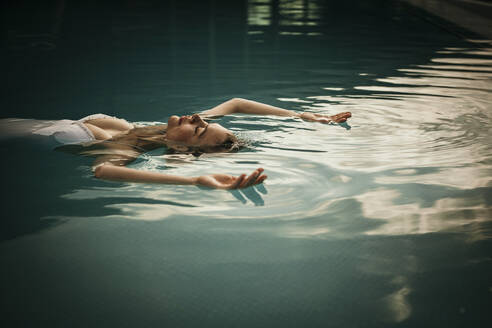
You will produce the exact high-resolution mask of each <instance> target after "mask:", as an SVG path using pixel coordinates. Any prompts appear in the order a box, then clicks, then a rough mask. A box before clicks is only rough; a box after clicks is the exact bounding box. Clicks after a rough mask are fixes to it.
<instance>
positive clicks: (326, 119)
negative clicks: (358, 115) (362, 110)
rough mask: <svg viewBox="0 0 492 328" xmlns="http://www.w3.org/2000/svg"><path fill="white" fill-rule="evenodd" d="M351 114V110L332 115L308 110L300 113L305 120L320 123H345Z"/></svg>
mask: <svg viewBox="0 0 492 328" xmlns="http://www.w3.org/2000/svg"><path fill="white" fill-rule="evenodd" d="M351 116H352V114H351V113H350V112H343V113H339V114H335V115H332V116H329V115H323V114H316V113H308V112H304V113H300V114H299V117H300V118H302V119H303V120H306V121H310V122H319V123H331V122H334V123H343V122H345V121H346V120H347V119H348V118H350V117H351Z"/></svg>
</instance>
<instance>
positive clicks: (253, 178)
mask: <svg viewBox="0 0 492 328" xmlns="http://www.w3.org/2000/svg"><path fill="white" fill-rule="evenodd" d="M261 172H263V169H262V168H258V169H256V170H254V171H253V173H251V175H250V176H249V177H247V178H246V179H245V180H244V181H243V182H242V183H241V184H240V185H239V188H246V187H249V186H251V185H253V184H254V183H255V182H256V179H258V177H259V176H260V174H261Z"/></svg>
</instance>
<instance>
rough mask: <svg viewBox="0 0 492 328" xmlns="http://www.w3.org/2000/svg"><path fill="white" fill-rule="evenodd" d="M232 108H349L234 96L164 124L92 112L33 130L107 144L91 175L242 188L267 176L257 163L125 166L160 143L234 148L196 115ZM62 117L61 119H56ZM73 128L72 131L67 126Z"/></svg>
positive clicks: (190, 148)
mask: <svg viewBox="0 0 492 328" xmlns="http://www.w3.org/2000/svg"><path fill="white" fill-rule="evenodd" d="M234 113H242V114H255V115H276V116H292V117H299V118H301V119H304V120H307V121H313V122H321V123H331V122H334V123H342V122H345V121H346V120H347V119H348V118H349V117H350V116H351V114H350V113H349V112H345V113H340V114H337V115H334V116H327V115H320V114H313V113H297V112H294V111H290V110H286V109H282V108H279V107H274V106H270V105H266V104H262V103H259V102H255V101H251V100H246V99H240V98H234V99H231V100H229V101H226V102H224V103H222V104H220V105H218V106H216V107H214V108H212V109H210V110H207V111H204V112H202V113H201V114H200V115H198V114H194V115H192V116H182V117H178V116H171V117H170V118H169V120H168V123H167V124H162V125H154V126H144V127H138V126H134V125H132V124H130V123H128V122H127V121H125V120H123V119H118V118H114V117H109V116H106V115H101V114H96V115H91V116H89V117H86V118H84V119H82V120H79V121H68V122H66V123H67V124H64V127H63V126H60V127H59V128H56V127H55V128H53V127H49V128H45V129H40V130H38V131H37V132H36V133H38V134H54V135H55V137H56V136H58V137H59V138H61V139H63V138H65V140H70V139H77V138H78V139H79V140H78V142H80V141H89V140H91V139H92V140H93V141H96V142H97V143H101V142H102V143H103V144H104V147H105V148H106V149H107V148H112V151H110V152H106V154H102V155H98V156H97V158H96V160H95V161H94V164H93V169H94V175H95V177H96V178H100V179H106V180H115V181H127V182H146V183H163V184H179V185H200V186H206V187H212V188H221V189H236V188H245V187H249V186H252V185H255V184H259V183H262V182H263V181H264V180H265V179H266V178H267V176H266V175H263V174H262V173H263V169H262V168H258V169H256V170H255V171H253V173H251V174H250V175H249V176H247V175H246V174H242V175H240V176H239V177H235V176H232V175H227V174H211V175H203V176H199V177H184V176H175V175H169V174H163V173H158V172H149V171H141V170H135V169H131V168H127V167H125V165H126V164H128V163H130V162H131V161H133V160H135V159H136V158H137V157H138V156H139V155H140V154H142V153H144V152H146V151H150V150H153V149H156V148H159V147H163V146H166V147H168V149H170V150H173V151H177V152H186V153H193V154H195V155H197V154H200V153H205V152H225V151H231V150H234V149H237V147H238V140H237V138H236V137H235V136H234V134H233V133H232V132H231V131H229V130H227V129H226V128H224V127H222V126H221V125H219V124H216V123H210V124H209V123H207V122H205V121H204V120H203V119H202V117H212V116H223V115H228V114H234ZM61 122H63V121H61ZM72 130H73V131H72Z"/></svg>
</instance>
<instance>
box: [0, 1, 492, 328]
mask: <svg viewBox="0 0 492 328" xmlns="http://www.w3.org/2000/svg"><path fill="white" fill-rule="evenodd" d="M191 4H193V5H191ZM39 6H40V5H37V4H31V3H29V2H25V3H23V5H22V6H21V5H18V6H15V7H14V6H13V7H9V8H8V9H9V10H10V15H9V16H8V21H7V27H8V30H9V33H8V35H7V36H8V39H7V44H6V47H7V49H6V50H7V51H6V56H7V57H6V58H7V60H5V61H4V69H5V72H7V77H8V79H9V80H8V81H9V83H8V85H6V86H5V87H4V88H3V91H4V95H3V96H2V97H1V99H2V100H1V104H2V105H1V106H2V117H4V118H6V117H22V118H37V119H62V118H71V119H78V118H80V117H83V116H86V115H88V114H92V113H98V112H103V113H106V114H109V115H115V116H118V117H124V118H126V119H128V120H129V121H133V122H141V123H145V124H152V123H153V122H166V120H167V118H168V117H169V116H170V115H171V114H177V115H182V114H188V113H193V112H199V111H201V110H204V109H208V108H211V107H213V106H215V105H217V104H219V103H220V102H223V101H225V100H227V99H230V98H233V97H243V98H248V99H253V100H257V101H261V102H265V103H269V104H272V105H276V106H280V107H283V108H288V109H293V110H297V111H310V112H315V113H327V114H334V113H337V112H343V111H350V112H352V114H353V117H352V118H351V119H350V120H349V121H348V122H347V123H346V124H341V125H324V124H320V123H311V122H305V121H302V120H299V119H294V118H278V117H259V116H245V115H232V116H228V117H224V118H220V119H218V120H217V122H218V123H220V124H222V125H224V126H225V127H227V128H229V129H231V130H233V131H234V132H236V133H237V135H239V136H240V137H241V138H242V139H244V140H246V141H247V144H248V146H247V147H245V148H244V149H242V150H241V151H240V152H238V153H228V154H206V155H203V156H200V157H198V158H195V157H193V156H191V155H190V156H188V155H169V154H166V153H165V152H164V151H163V150H157V151H154V152H151V153H147V154H144V155H142V156H141V157H140V158H139V159H138V160H137V161H135V162H134V163H132V164H131V165H130V167H133V168H137V169H142V170H152V171H162V172H165V173H169V174H176V175H190V176H197V175H202V174H208V173H230V174H236V175H239V174H241V173H247V172H250V171H252V170H254V169H255V168H257V167H263V168H264V169H265V173H266V174H267V175H268V179H267V180H266V182H265V183H264V184H262V185H258V186H255V187H251V188H247V189H244V190H236V191H225V190H211V189H207V188H197V187H193V186H165V185H150V184H133V183H116V182H107V181H101V180H97V179H94V178H93V177H92V173H91V170H90V165H91V159H90V158H86V157H78V156H73V155H70V154H67V153H64V152H59V151H53V150H52V145H51V144H49V142H48V141H47V140H40V139H32V138H25V137H24V138H2V139H0V143H1V147H0V149H1V152H2V167H1V168H2V172H3V174H2V180H3V183H2V186H3V192H2V212H1V213H2V214H1V216H2V228H1V232H2V242H1V243H0V261H1V263H0V266H1V268H2V269H1V270H0V272H1V276H0V282H1V293H0V295H1V302H2V304H1V308H2V310H1V311H2V312H1V314H2V315H1V318H2V319H0V320H2V321H4V322H6V323H8V324H7V325H6V326H12V327H14V326H49V327H53V326H60V327H67V326H70V327H88V326H129V327H134V326H142V327H153V326H155V327H234V326H237V327H326V326H328V327H381V326H402V327H417V326H419V327H420V326H438V327H487V326H489V325H490V323H491V321H492V320H491V318H490V314H489V312H490V306H491V304H492V279H491V277H492V258H491V254H492V243H491V238H492V210H491V208H492V207H491V203H492V178H491V176H492V174H491V173H492V137H491V135H492V134H491V132H492V125H491V118H492V91H491V90H492V41H490V40H483V39H482V38H480V37H478V36H475V35H471V34H470V33H469V32H466V31H464V30H461V29H459V28H457V27H456V26H453V25H452V24H450V23H446V22H444V21H441V20H439V19H437V18H435V17H432V16H429V15H427V14H425V13H423V12H421V11H419V10H417V9H415V8H412V7H410V6H408V5H406V4H404V3H402V2H393V1H374V2H370V3H367V2H364V1H355V0H354V1H348V2H344V4H342V3H334V2H331V1H322V0H305V1H286V0H283V1H280V0H278V1H276V0H272V1H269V0H262V1H260V0H256V1H237V2H230V1H213V0H211V1H204V2H200V4H197V3H195V2H191V1H167V2H166V1H165V2H159V1H145V2H131V1H128V2H126V3H125V4H115V3H113V4H111V5H109V4H105V5H101V4H99V3H97V2H94V3H91V2H86V3H84V4H78V3H74V2H70V1H58V2H56V3H55V2H53V3H52V4H51V5H45V6H43V7H39ZM29 9H32V10H29ZM2 326H4V325H3V324H2Z"/></svg>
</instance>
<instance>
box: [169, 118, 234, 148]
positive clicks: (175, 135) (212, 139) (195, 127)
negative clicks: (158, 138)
mask: <svg viewBox="0 0 492 328" xmlns="http://www.w3.org/2000/svg"><path fill="white" fill-rule="evenodd" d="M231 134H232V133H231V132H230V131H229V130H227V129H226V128H224V127H222V126H221V125H219V124H216V123H212V124H209V123H207V122H205V121H204V120H202V118H201V117H200V116H199V115H198V114H194V115H191V116H181V117H178V116H176V115H173V116H171V117H170V118H169V120H168V121H167V131H166V139H167V140H170V141H173V142H176V143H178V144H183V145H186V146H197V147H198V146H215V145H220V144H223V143H224V142H225V141H226V140H227V139H228V138H229V136H230V135H231Z"/></svg>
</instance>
